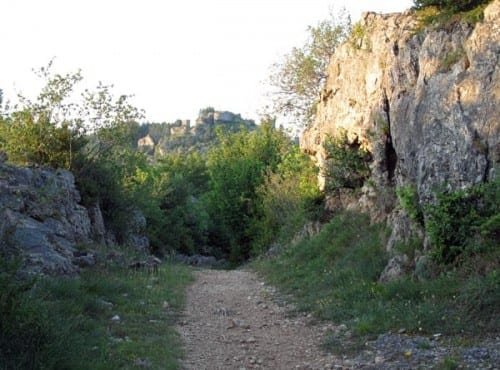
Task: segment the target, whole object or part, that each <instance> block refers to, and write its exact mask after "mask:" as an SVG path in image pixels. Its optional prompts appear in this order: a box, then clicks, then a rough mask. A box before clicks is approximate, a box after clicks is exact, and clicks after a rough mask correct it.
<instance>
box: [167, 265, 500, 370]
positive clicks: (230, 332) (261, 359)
mask: <svg viewBox="0 0 500 370" xmlns="http://www.w3.org/2000/svg"><path fill="white" fill-rule="evenodd" d="M195 274H196V281H195V282H194V284H193V285H191V287H190V288H189V289H188V293H187V304H186V311H185V313H184V315H185V316H184V318H183V319H182V321H181V322H180V324H179V326H178V328H177V330H178V332H179V333H180V334H181V336H182V339H183V341H184V344H185V351H186V358H185V360H184V362H183V367H184V368H185V369H189V370H218V369H231V370H234V369H235V370H248V369H272V370H281V369H283V370H292V369H308V370H312V369H376V370H388V369H391V370H392V369H394V370H396V369H397V370H402V369H408V370H411V369H441V368H457V369H474V370H477V369H499V364H500V338H499V337H498V336H492V337H489V338H485V339H484V340H482V341H479V342H478V343H475V344H472V343H471V344H469V345H468V346H465V347H456V345H453V344H451V343H452V342H453V341H451V342H450V341H449V340H446V341H445V340H444V339H443V338H441V335H440V334H434V335H431V336H427V337H424V336H410V335H406V334H404V333H402V332H400V333H386V334H381V335H379V336H378V338H377V339H375V340H372V341H368V342H366V343H365V345H364V346H363V348H362V349H360V350H359V352H357V353H351V354H349V355H347V354H346V355H343V356H335V355H333V354H328V353H325V352H324V351H322V349H321V343H322V341H323V340H324V338H325V334H328V335H329V336H330V337H333V338H336V339H337V340H338V341H339V343H348V342H349V341H350V340H351V339H352V337H351V335H352V334H351V332H350V331H349V330H348V328H347V327H346V326H345V325H338V326H335V325H333V324H331V323H319V324H318V323H317V322H316V323H315V320H314V319H312V318H311V317H310V316H307V315H295V316H291V315H290V314H289V313H290V311H291V309H292V308H293V307H292V306H290V305H285V304H284V303H282V300H280V297H279V295H278V294H276V291H275V289H273V288H272V287H270V286H267V285H266V284H265V283H264V282H263V281H261V280H260V279H259V278H258V277H257V276H256V275H255V273H253V272H252V271H246V270H232V271H224V270H197V271H196V272H195ZM448 339H453V338H448ZM447 362H448V367H447V366H446V365H445V364H446V363H447Z"/></svg>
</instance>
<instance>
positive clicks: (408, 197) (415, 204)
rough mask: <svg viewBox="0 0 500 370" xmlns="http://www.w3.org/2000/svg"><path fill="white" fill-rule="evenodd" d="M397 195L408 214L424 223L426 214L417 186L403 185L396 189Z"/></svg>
mask: <svg viewBox="0 0 500 370" xmlns="http://www.w3.org/2000/svg"><path fill="white" fill-rule="evenodd" d="M396 195H397V197H398V200H399V204H400V205H401V208H403V209H404V210H405V211H406V213H407V214H408V216H410V218H411V219H412V220H413V221H415V222H418V223H419V224H421V225H423V223H424V214H423V212H422V207H421V206H420V203H419V201H418V193H417V188H416V187H414V186H403V187H399V188H397V189H396Z"/></svg>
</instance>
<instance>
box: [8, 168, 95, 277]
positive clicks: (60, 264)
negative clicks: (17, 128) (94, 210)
mask: <svg viewBox="0 0 500 370" xmlns="http://www.w3.org/2000/svg"><path fill="white" fill-rule="evenodd" d="M79 202H80V194H79V192H78V191H77V190H76V188H75V182H74V178H73V175H72V174H71V172H68V171H64V170H57V171H50V170H46V169H41V168H18V167H13V166H9V165H6V164H3V163H0V252H2V253H4V254H7V255H17V256H19V257H21V258H22V259H23V261H24V265H25V267H26V270H27V271H29V272H32V273H47V274H73V273H75V272H77V271H78V267H77V266H76V265H75V264H73V259H74V257H81V256H76V255H75V252H76V248H75V246H76V245H77V244H78V243H88V242H90V240H91V236H92V225H91V220H90V218H89V214H88V211H87V209H85V208H84V207H83V206H81V205H80V204H79Z"/></svg>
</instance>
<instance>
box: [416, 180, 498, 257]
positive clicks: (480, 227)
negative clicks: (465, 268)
mask: <svg viewBox="0 0 500 370" xmlns="http://www.w3.org/2000/svg"><path fill="white" fill-rule="evenodd" d="M425 214H426V221H425V228H426V230H427V233H428V234H429V237H430V240H431V244H432V247H433V256H434V258H435V259H436V261H437V262H439V263H444V264H448V263H454V262H457V261H458V259H459V258H460V257H461V256H462V255H464V254H465V255H470V254H477V253H482V252H484V251H485V249H487V248H488V247H489V246H491V245H492V243H493V245H494V244H495V239H496V240H497V241H498V239H497V236H498V235H499V234H500V229H499V228H498V226H499V222H498V219H499V214H500V178H499V177H498V176H497V178H496V179H494V180H492V181H490V182H487V183H484V184H481V185H476V186H474V187H471V188H469V189H466V190H458V191H445V192H440V193H438V194H437V199H436V202H435V204H430V205H428V206H427V207H426V208H425ZM476 235H477V236H478V237H479V239H478V238H477V237H476Z"/></svg>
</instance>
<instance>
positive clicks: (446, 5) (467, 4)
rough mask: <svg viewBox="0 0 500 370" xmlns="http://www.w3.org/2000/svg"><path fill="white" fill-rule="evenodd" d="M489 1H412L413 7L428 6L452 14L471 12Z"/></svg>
mask: <svg viewBox="0 0 500 370" xmlns="http://www.w3.org/2000/svg"><path fill="white" fill-rule="evenodd" d="M489 1H491V0H414V4H415V7H416V8H417V9H421V8H424V7H428V6H436V7H437V8H439V9H444V10H448V11H452V12H462V11H466V10H471V9H473V8H475V7H477V6H479V5H482V4H485V3H488V2H489Z"/></svg>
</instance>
